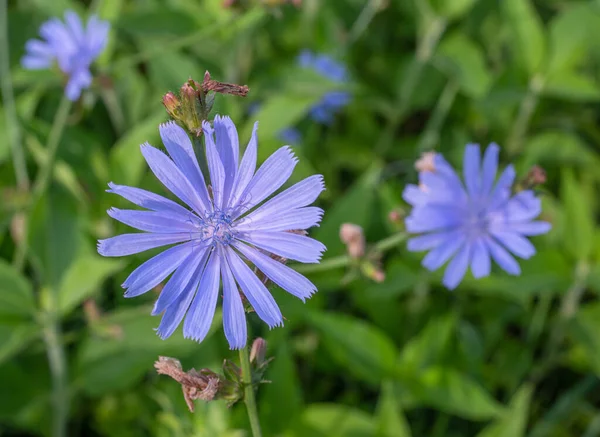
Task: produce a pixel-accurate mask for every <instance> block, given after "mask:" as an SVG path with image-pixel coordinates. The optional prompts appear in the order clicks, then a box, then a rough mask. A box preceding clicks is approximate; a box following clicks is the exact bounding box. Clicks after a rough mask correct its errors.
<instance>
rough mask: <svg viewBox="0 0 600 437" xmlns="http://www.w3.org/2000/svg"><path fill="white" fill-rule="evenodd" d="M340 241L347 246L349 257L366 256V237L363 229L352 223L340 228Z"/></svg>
mask: <svg viewBox="0 0 600 437" xmlns="http://www.w3.org/2000/svg"><path fill="white" fill-rule="evenodd" d="M340 239H341V240H342V242H343V243H344V244H345V245H346V250H347V251H348V255H350V257H352V258H360V257H362V256H364V254H365V237H364V235H363V229H362V228H361V227H360V226H358V225H355V224H352V223H344V224H342V226H341V227H340Z"/></svg>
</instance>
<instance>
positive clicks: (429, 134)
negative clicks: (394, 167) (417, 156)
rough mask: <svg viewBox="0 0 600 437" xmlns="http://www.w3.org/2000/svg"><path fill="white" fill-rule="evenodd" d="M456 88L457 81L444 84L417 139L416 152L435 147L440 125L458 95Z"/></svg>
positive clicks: (453, 80)
mask: <svg viewBox="0 0 600 437" xmlns="http://www.w3.org/2000/svg"><path fill="white" fill-rule="evenodd" d="M458 88H459V86H458V81H456V80H455V79H453V78H451V79H449V80H448V83H446V86H445V87H444V90H443V91H442V94H441V95H440V98H439V99H438V101H437V105H436V106H435V109H434V110H433V114H432V115H431V117H430V118H429V121H428V122H427V126H425V132H423V134H422V135H421V138H419V144H418V145H417V151H418V152H424V151H426V150H429V149H431V148H433V147H435V144H436V143H437V142H438V140H439V137H440V130H441V129H442V125H443V124H444V121H445V120H446V116H447V115H448V111H449V110H450V108H451V107H452V103H454V99H455V98H456V94H457V93H458Z"/></svg>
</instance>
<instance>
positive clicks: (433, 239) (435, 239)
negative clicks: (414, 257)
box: [406, 232, 455, 252]
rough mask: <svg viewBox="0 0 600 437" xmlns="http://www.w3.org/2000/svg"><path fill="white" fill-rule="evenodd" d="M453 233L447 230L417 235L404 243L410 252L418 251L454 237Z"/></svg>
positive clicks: (433, 246)
mask: <svg viewBox="0 0 600 437" xmlns="http://www.w3.org/2000/svg"><path fill="white" fill-rule="evenodd" d="M454 235H455V234H452V233H449V232H435V233H431V234H425V235H419V236H418V237H414V238H411V239H410V240H408V242H407V243H406V248H407V249H408V250H409V251H411V252H420V251H422V250H429V249H433V248H435V247H437V246H439V245H440V244H443V243H445V242H446V241H447V240H448V239H451V238H454Z"/></svg>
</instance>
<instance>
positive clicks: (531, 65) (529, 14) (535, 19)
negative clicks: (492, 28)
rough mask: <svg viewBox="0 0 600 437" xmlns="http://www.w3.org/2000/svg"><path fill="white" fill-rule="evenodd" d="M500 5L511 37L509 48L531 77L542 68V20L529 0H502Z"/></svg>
mask: <svg viewBox="0 0 600 437" xmlns="http://www.w3.org/2000/svg"><path fill="white" fill-rule="evenodd" d="M501 5H502V7H503V13H504V17H505V19H506V24H507V25H508V28H509V32H510V35H511V37H512V41H511V45H510V48H511V50H514V51H515V56H516V58H517V61H518V62H519V64H521V65H522V66H523V67H524V69H525V71H527V73H529V76H530V77H531V76H533V74H534V73H537V72H538V71H539V70H540V69H541V68H542V63H543V62H544V59H545V56H546V37H545V35H544V27H543V25H542V21H541V19H540V17H539V16H538V14H537V12H536V10H535V8H534V6H533V4H532V3H531V1H530V0H503V1H502V2H501Z"/></svg>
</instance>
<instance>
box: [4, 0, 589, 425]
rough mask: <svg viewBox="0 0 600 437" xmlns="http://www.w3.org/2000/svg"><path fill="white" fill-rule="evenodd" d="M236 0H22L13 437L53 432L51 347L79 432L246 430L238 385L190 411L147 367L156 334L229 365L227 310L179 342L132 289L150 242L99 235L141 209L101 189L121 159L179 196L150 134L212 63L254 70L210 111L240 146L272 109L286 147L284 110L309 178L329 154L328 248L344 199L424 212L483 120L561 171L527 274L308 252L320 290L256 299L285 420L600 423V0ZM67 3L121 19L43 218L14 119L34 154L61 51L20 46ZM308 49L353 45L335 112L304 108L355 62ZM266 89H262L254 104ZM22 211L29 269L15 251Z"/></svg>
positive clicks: (9, 322) (7, 295) (7, 389)
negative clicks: (322, 57)
mask: <svg viewBox="0 0 600 437" xmlns="http://www.w3.org/2000/svg"><path fill="white" fill-rule="evenodd" d="M223 3H224V2H223V1H221V0H206V1H199V0H166V1H159V0H93V1H91V2H87V1H85V2H84V1H81V2H80V1H74V0H18V1H9V2H8V27H9V28H8V44H9V46H10V71H11V74H12V82H13V87H14V93H15V99H16V116H17V119H18V122H15V121H12V119H11V115H14V113H13V112H11V111H10V108H7V107H6V106H3V107H2V109H1V110H2V114H1V115H2V116H1V117H0V132H2V136H1V141H0V257H1V258H2V261H0V436H50V435H52V421H53V420H52V419H53V416H54V415H55V414H56V411H57V409H56V407H57V405H53V399H57V398H56V397H53V396H57V390H58V396H59V398H60V397H61V392H60V386H61V381H60V378H58V379H59V380H58V381H57V377H56V375H55V377H54V378H53V377H52V376H51V373H50V371H49V366H48V357H49V356H48V353H47V351H48V350H50V351H54V352H56V351H58V352H59V353H60V352H62V353H63V354H64V357H65V359H66V369H67V379H66V381H64V386H65V387H66V391H65V392H63V393H62V398H63V399H66V400H67V401H66V402H64V403H63V404H62V405H59V406H58V407H59V408H58V411H59V412H60V410H61V408H60V407H61V406H62V407H63V411H62V413H61V414H68V434H67V435H73V436H111V437H134V436H175V437H178V436H182V437H183V436H210V437H213V436H216V437H219V436H239V437H242V436H248V435H250V434H249V431H248V429H249V427H248V423H247V419H246V416H245V411H244V408H243V405H241V404H240V405H236V406H234V407H232V408H227V407H226V406H225V404H224V403H223V402H212V403H208V404H206V403H204V402H202V401H197V407H196V412H195V413H193V414H192V413H190V412H188V411H187V408H186V405H185V403H184V400H183V396H182V394H181V388H180V386H179V385H178V384H177V383H176V382H175V381H173V380H171V379H169V378H167V377H164V376H161V377H159V376H158V375H156V374H155V372H154V369H153V367H152V364H153V362H154V360H156V359H157V357H158V356H159V355H167V356H173V357H177V358H179V359H180V360H181V361H182V363H183V365H184V368H186V369H188V368H191V367H195V368H196V369H200V368H202V367H210V368H212V369H214V370H218V369H219V367H220V365H221V363H222V360H223V359H224V358H231V359H234V358H236V354H235V353H234V352H231V351H229V350H228V348H227V344H226V341H225V338H224V335H223V333H222V328H221V327H220V318H219V317H217V318H216V320H215V324H214V327H213V333H212V335H211V336H210V337H209V338H208V339H207V340H206V341H204V342H203V343H202V344H197V343H194V342H192V341H188V340H184V339H183V337H182V334H181V332H180V331H177V332H176V333H175V334H174V335H173V336H172V337H171V338H170V339H168V340H167V341H161V340H160V339H159V338H158V337H157V336H156V335H155V333H154V332H153V328H155V327H156V326H157V325H158V321H159V320H158V318H154V317H151V316H150V308H151V304H152V302H153V300H154V299H155V297H156V294H154V295H153V294H152V293H148V295H146V296H143V297H140V298H136V299H133V300H128V299H124V298H123V296H122V289H121V287H120V284H121V283H122V282H123V280H124V279H125V278H126V277H127V275H128V273H129V272H131V270H132V269H133V268H134V266H137V265H138V264H139V263H140V262H142V261H143V260H145V259H147V258H148V257H149V256H150V255H149V254H148V253H143V254H141V255H137V256H133V257H127V258H124V259H103V258H101V257H100V256H99V255H97V254H96V250H95V240H96V239H97V238H105V237H107V236H112V235H115V234H117V233H120V232H123V231H124V230H125V227H124V226H121V225H118V224H117V223H116V222H115V221H112V220H110V218H109V217H108V216H107V214H106V209H108V208H109V207H110V206H121V207H123V206H124V205H125V204H126V203H125V202H124V201H122V199H120V198H118V197H117V196H114V195H110V194H107V193H105V191H104V190H105V189H106V184H107V183H108V182H109V181H114V182H115V183H119V184H126V185H134V186H141V187H144V188H145V189H149V190H153V191H158V192H161V193H164V189H163V188H162V187H161V186H160V185H159V183H158V182H157V181H156V179H155V178H154V177H153V175H152V174H150V173H149V171H148V170H147V167H146V165H145V163H144V161H143V158H142V155H141V154H140V152H139V144H141V143H142V142H144V141H150V142H151V143H152V144H154V145H157V146H160V142H159V136H158V124H159V123H160V122H163V121H165V120H166V119H167V115H166V113H165V111H164V108H163V106H162V104H161V96H162V95H163V94H164V93H165V92H167V91H177V90H178V89H179V87H180V86H181V84H182V83H183V82H184V81H185V80H187V79H188V78H189V77H192V78H194V79H196V80H199V81H200V80H201V78H202V76H203V74H204V71H205V70H209V71H210V73H211V74H212V76H213V78H214V79H217V80H221V81H227V82H234V83H240V84H248V85H249V87H250V93H249V95H248V97H246V98H240V97H235V96H217V98H216V103H215V110H214V111H213V114H216V113H221V114H227V115H230V116H231V117H232V118H233V120H234V122H235V123H236V124H237V126H238V128H239V131H240V139H241V141H242V142H243V143H244V144H245V143H246V142H247V140H248V139H249V136H250V132H251V127H252V124H253V123H254V121H255V120H259V122H260V128H259V154H260V159H264V158H265V157H266V156H268V155H269V154H270V153H272V152H273V151H274V150H275V149H276V148H278V147H280V146H281V145H282V141H281V140H279V139H278V138H277V134H278V132H279V131H280V130H281V129H283V128H286V127H290V126H296V127H298V129H300V131H301V133H302V136H303V140H302V141H301V142H300V143H299V144H298V145H296V146H294V150H295V152H296V153H297V154H298V156H299V157H300V164H299V166H298V168H297V170H296V172H295V173H294V176H293V178H292V181H291V182H295V181H298V180H300V179H301V178H303V177H305V176H307V175H309V174H312V173H315V172H316V173H322V174H323V175H324V176H325V180H326V184H327V191H326V192H325V193H324V195H322V196H321V198H320V200H319V202H320V206H322V207H323V208H324V209H325V210H326V214H325V217H324V220H323V223H322V226H321V227H320V228H316V229H313V230H312V231H311V235H312V236H314V237H315V238H317V239H320V240H321V241H323V242H324V243H325V244H326V245H327V246H328V248H329V250H328V252H327V253H326V255H325V258H324V260H327V259H329V258H333V257H336V256H340V255H343V254H344V251H345V249H344V246H343V244H342V243H341V242H340V240H339V236H338V232H339V227H340V225H341V224H342V223H344V222H352V223H356V224H359V225H361V226H363V227H364V229H365V234H366V237H367V240H368V242H369V243H370V244H373V245H374V244H376V243H377V242H378V241H381V240H382V239H385V238H387V237H389V236H391V235H394V234H395V233H397V232H399V231H401V230H402V224H401V220H400V221H399V222H398V221H396V222H394V221H391V220H390V219H389V213H390V211H393V210H395V211H397V212H399V213H400V215H402V214H403V213H406V212H407V210H406V206H405V205H404V204H403V202H402V199H401V193H402V190H403V187H404V185H405V184H406V183H408V182H415V181H416V172H415V170H414V167H413V165H414V161H415V160H416V159H417V158H418V157H419V155H420V153H421V152H422V151H425V150H436V151H439V152H441V153H444V155H445V156H446V157H447V158H448V159H449V160H450V161H451V162H453V163H454V164H459V163H460V160H461V157H462V151H463V148H464V145H465V143H466V142H471V141H472V142H480V143H482V144H487V143H489V142H491V141H496V142H498V143H499V144H500V145H501V146H503V156H502V159H503V163H504V164H507V163H508V162H514V163H515V165H516V167H517V169H518V171H519V173H520V175H521V176H524V175H525V174H526V172H527V170H528V169H529V168H530V167H531V166H532V165H533V164H539V165H541V166H543V167H544V168H545V169H546V171H547V174H548V182H547V184H546V185H545V187H544V189H543V192H542V193H541V195H542V197H543V203H544V213H543V219H545V220H548V221H550V222H552V223H553V229H552V231H551V232H550V233H549V234H548V235H546V236H543V237H538V238H536V239H534V244H535V245H536V247H537V248H538V254H537V256H535V257H534V258H533V259H531V260H528V261H523V262H521V266H522V269H523V274H522V275H521V276H520V277H509V276H508V275H506V274H504V273H503V272H501V271H499V270H497V271H496V270H495V271H494V274H493V275H492V276H491V277H489V278H486V279H484V280H480V281H475V280H473V278H472V277H471V276H470V275H467V278H466V279H465V280H464V282H463V283H462V284H461V285H460V286H459V288H458V289H457V290H456V291H454V292H448V291H447V290H445V289H444V288H443V287H441V285H440V276H441V275H440V274H438V273H433V274H431V273H428V272H427V271H425V270H424V269H422V268H421V267H420V265H419V263H420V259H421V255H419V254H413V253H409V252H407V251H406V250H405V248H404V247H403V245H401V244H400V245H397V246H396V247H392V248H389V250H387V251H386V252H385V253H382V254H381V265H382V268H383V269H384V271H385V274H386V279H385V281H384V282H381V283H376V282H374V281H372V280H370V279H369V278H366V277H364V276H363V275H362V274H361V273H360V272H357V271H355V270H353V269H352V268H350V267H349V266H341V267H337V268H333V269H327V270H323V271H314V270H313V271H312V272H309V270H308V269H307V270H306V272H307V273H306V274H307V275H308V276H309V278H310V279H311V280H313V281H314V282H315V283H316V284H317V286H318V287H319V293H317V294H316V295H315V296H314V298H312V299H311V300H309V301H307V303H306V304H302V303H301V302H299V301H298V300H295V299H294V298H293V297H290V296H289V295H287V294H286V293H285V292H283V291H281V290H279V289H273V293H274V295H275V297H276V299H277V300H278V302H279V303H280V306H281V308H282V312H283V314H284V315H285V317H286V319H287V321H286V325H285V327H284V328H278V329H274V330H272V331H269V330H268V329H267V327H266V326H265V325H264V324H262V323H259V321H258V320H257V319H256V317H255V316H254V315H250V316H249V319H250V322H251V328H252V333H253V335H254V336H258V335H261V336H264V337H265V338H266V339H267V341H268V344H269V355H271V356H274V357H275V359H274V360H273V362H272V363H271V366H270V368H269V370H268V372H267V374H266V378H267V379H269V380H271V381H272V383H271V384H267V385H262V386H261V387H260V389H259V391H258V402H259V410H260V417H261V422H262V426H263V428H264V433H265V435H266V436H285V437H296V436H297V437H301V436H302V437H304V436H308V437H312V436H317V437H362V436H372V437H409V436H413V437H422V436H427V437H442V436H448V437H468V436H477V437H524V436H528V437H575V436H583V437H593V436H599V435H600V383H599V380H598V375H600V336H599V335H598V334H599V333H600V301H599V300H598V295H599V293H600V264H599V261H600V228H599V227H598V221H597V206H598V205H597V204H598V201H597V200H598V196H597V195H596V194H597V193H598V184H599V182H600V126H599V121H600V106H598V103H599V101H600V2H599V1H568V0H539V1H530V0H479V1H476V0H429V1H426V0H371V1H364V0H335V1H334V0H328V1H318V0H303V1H302V2H301V4H300V5H298V6H294V5H291V4H290V5H280V6H278V5H277V3H278V2H277V1H275V0H271V1H259V0H252V1H250V0H247V1H244V2H238V3H242V4H241V5H238V7H230V8H225V7H224V6H223ZM67 8H72V9H75V10H76V11H78V12H79V13H80V14H88V13H90V12H96V13H98V14H99V15H100V17H101V18H103V19H106V20H109V21H110V22H111V25H112V29H111V32H110V43H109V45H108V47H107V49H106V50H105V52H104V53H103V55H102V56H101V58H100V59H99V60H98V61H97V62H96V63H95V73H96V77H97V79H96V81H95V84H94V86H93V87H92V88H91V89H89V90H88V91H87V92H85V93H84V95H83V96H82V99H81V100H80V101H79V102H77V103H76V104H75V105H74V106H73V108H72V110H71V113H70V116H69V120H68V125H67V127H66V129H65V131H64V133H63V135H62V139H61V141H60V145H59V149H58V155H57V160H56V163H55V165H54V169H53V178H52V181H51V184H50V186H49V188H48V190H47V191H46V192H45V193H44V194H43V196H42V198H41V200H40V201H39V202H38V203H37V204H36V205H35V207H34V209H33V211H32V214H31V220H30V222H29V223H28V226H27V229H28V232H26V233H24V230H23V221H22V218H23V214H22V212H23V209H24V206H25V205H26V204H27V202H28V199H29V198H30V191H29V190H26V189H23V188H21V189H19V188H18V187H17V184H16V179H15V173H14V170H13V165H12V161H11V153H10V141H9V128H12V129H13V130H12V132H13V133H14V132H18V133H20V137H16V138H17V140H19V139H20V143H21V145H22V147H23V148H24V152H25V154H26V157H27V168H28V172H29V175H30V176H32V177H33V176H35V174H36V173H37V172H38V169H39V168H40V165H43V163H44V162H45V160H46V159H47V158H48V156H47V150H46V144H47V142H48V137H49V132H50V129H51V125H52V122H53V118H54V115H55V113H56V112H57V108H58V104H59V101H60V99H61V96H62V83H61V78H60V75H59V74H58V73H57V72H55V71H37V72H31V71H25V70H23V69H22V67H21V66H20V65H19V59H20V57H21V56H22V54H23V52H24V44H25V42H26V41H27V40H28V39H29V38H33V37H36V36H37V32H38V28H39V25H40V24H41V23H42V22H43V21H45V20H47V19H48V18H49V17H52V16H62V14H63V12H64V10H65V9H67ZM305 48H308V49H311V50H313V51H315V52H322V53H327V54H329V55H331V56H332V57H334V58H336V59H338V60H340V61H342V62H344V63H346V65H347V66H348V69H349V73H350V76H351V78H352V80H351V81H350V82H349V83H348V84H346V85H344V89H346V90H348V91H350V92H351V93H352V101H351V103H350V104H349V105H348V106H347V107H346V108H344V109H343V110H342V111H341V113H340V114H339V115H338V116H337V118H336V120H335V122H334V123H333V124H332V125H331V126H321V125H318V124H316V123H314V122H312V121H310V120H309V119H308V118H307V112H308V108H310V106H311V105H312V104H314V103H315V102H316V101H318V100H319V99H320V97H321V96H322V95H323V94H324V93H325V92H327V91H329V90H333V89H339V85H336V84H333V83H331V82H329V81H328V80H326V79H323V78H320V77H319V76H318V75H315V74H314V73H311V72H310V71H305V70H302V69H300V68H299V67H298V66H297V64H296V56H297V55H298V53H299V52H300V51H301V50H302V49H305ZM2 50H4V47H2ZM3 97H5V96H3ZM3 101H5V99H3ZM253 103H260V104H261V106H260V109H259V110H258V112H255V113H253V115H252V116H249V115H248V113H249V112H250V108H251V106H252V105H253ZM7 120H10V121H7ZM8 123H11V126H8ZM17 127H18V130H16V129H15V128H17ZM25 234H27V235H28V238H29V244H30V251H29V252H28V257H27V260H26V263H25V268H24V269H23V273H19V272H18V271H17V269H15V268H14V267H13V266H12V265H11V262H12V259H13V257H14V254H15V241H18V240H19V239H20V238H23V235H25ZM52 289H54V290H57V292H58V300H57V301H54V300H52V299H49V297H48V296H49V293H50V290H52ZM50 315H56V316H57V317H58V319H54V318H53V317H50ZM57 327H59V328H60V329H57ZM54 352H53V353H54ZM50 358H51V359H52V358H53V357H52V353H51V354H50ZM54 358H56V356H55V357H54ZM53 379H54V384H55V389H54V395H53ZM56 383H58V385H56ZM57 387H58V388H57Z"/></svg>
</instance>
